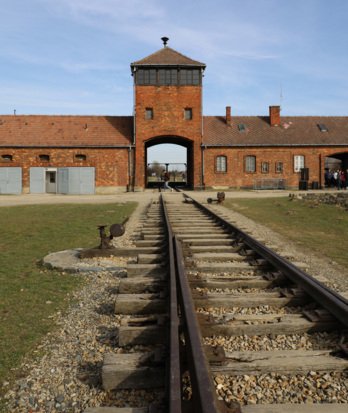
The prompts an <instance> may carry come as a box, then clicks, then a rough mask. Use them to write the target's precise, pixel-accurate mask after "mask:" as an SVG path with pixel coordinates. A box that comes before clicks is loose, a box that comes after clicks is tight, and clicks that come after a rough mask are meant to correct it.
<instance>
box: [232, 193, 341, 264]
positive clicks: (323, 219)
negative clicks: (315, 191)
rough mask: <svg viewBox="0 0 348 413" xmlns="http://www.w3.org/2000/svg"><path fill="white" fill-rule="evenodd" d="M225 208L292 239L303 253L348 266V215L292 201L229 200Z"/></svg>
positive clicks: (332, 209) (336, 209) (336, 208)
mask: <svg viewBox="0 0 348 413" xmlns="http://www.w3.org/2000/svg"><path fill="white" fill-rule="evenodd" d="M224 205H225V206H226V207H228V208H231V209H234V210H236V211H237V212H240V213H242V214H243V215H245V216H247V217H249V218H251V219H253V220H254V221H256V222H259V223H261V224H264V225H266V226H267V227H269V228H271V229H273V230H274V231H276V232H278V233H280V234H282V235H284V236H285V237H288V239H290V240H292V241H294V242H296V243H297V244H298V245H299V246H301V247H302V249H303V251H306V252H308V253H315V254H317V255H319V256H325V257H327V258H329V259H331V260H333V261H336V262H337V263H339V264H341V265H345V266H346V265H347V263H348V248H347V245H348V211H345V210H344V209H342V208H339V207H336V206H334V205H324V204H322V205H319V206H314V205H313V204H312V203H309V202H304V201H301V200H297V199H294V200H293V201H290V200H289V198H263V199H233V200H232V199H229V200H226V201H225V203H224Z"/></svg>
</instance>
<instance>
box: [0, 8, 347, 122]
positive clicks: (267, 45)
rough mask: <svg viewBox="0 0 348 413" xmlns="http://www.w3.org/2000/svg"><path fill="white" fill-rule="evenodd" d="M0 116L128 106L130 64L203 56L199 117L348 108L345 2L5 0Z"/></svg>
mask: <svg viewBox="0 0 348 413" xmlns="http://www.w3.org/2000/svg"><path fill="white" fill-rule="evenodd" d="M0 10H1V24H0V36H1V48H0V114H13V111H14V109H16V112H17V114H76V115H82V114H89V115H131V114H132V106H133V89H132V77H131V74H130V63H131V62H133V61H136V60H139V59H141V58H143V57H145V56H147V55H149V54H151V53H153V52H155V51H157V50H158V49H160V48H161V47H162V42H161V40H160V38H161V37H162V36H167V37H169V39H170V40H169V43H168V45H169V46H170V47H172V48H173V49H175V50H177V51H179V52H181V53H183V54H185V55H187V56H189V57H191V58H193V59H195V60H199V61H201V62H204V63H205V64H206V65H207V69H206V71H205V77H204V92H203V96H204V98H203V110H204V114H205V115H223V114H224V112H225V107H226V106H231V108H232V115H266V114H268V106H269V105H278V104H280V105H281V107H282V114H283V115H299V116H301V115H307V116H310V115H323V116H327V115H337V116H346V115H348V77H347V67H348V53H347V45H348V29H347V18H348V1H346V0H330V1H328V0H177V1H175V2H174V1H173V0H171V1H168V0H147V1H143V0H127V1H125V0H122V1H121V0H11V1H9V0H0Z"/></svg>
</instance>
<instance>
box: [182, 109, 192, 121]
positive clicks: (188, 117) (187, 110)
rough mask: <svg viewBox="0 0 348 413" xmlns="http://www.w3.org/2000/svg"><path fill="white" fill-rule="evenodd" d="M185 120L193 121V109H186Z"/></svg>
mask: <svg viewBox="0 0 348 413" xmlns="http://www.w3.org/2000/svg"><path fill="white" fill-rule="evenodd" d="M184 118H185V120H191V119H192V108H185V109H184Z"/></svg>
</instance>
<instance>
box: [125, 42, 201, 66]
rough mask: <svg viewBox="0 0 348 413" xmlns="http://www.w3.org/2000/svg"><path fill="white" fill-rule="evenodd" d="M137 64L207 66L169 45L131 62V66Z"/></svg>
mask: <svg viewBox="0 0 348 413" xmlns="http://www.w3.org/2000/svg"><path fill="white" fill-rule="evenodd" d="M136 66H191V67H192V66H196V67H197V66H198V67H201V68H203V69H204V68H205V64H204V63H201V62H198V61H197V60H193V59H190V58H189V57H187V56H185V55H183V54H181V53H179V52H177V51H176V50H174V49H172V48H171V47H168V46H164V47H163V48H162V49H160V50H158V51H157V52H155V53H152V54H150V55H149V56H147V57H144V59H141V60H137V61H136V62H133V63H131V68H133V67H136Z"/></svg>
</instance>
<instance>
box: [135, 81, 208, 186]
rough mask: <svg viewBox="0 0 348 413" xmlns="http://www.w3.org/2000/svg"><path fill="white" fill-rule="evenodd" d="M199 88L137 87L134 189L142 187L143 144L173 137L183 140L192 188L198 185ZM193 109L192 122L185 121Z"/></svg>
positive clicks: (200, 129)
mask: <svg viewBox="0 0 348 413" xmlns="http://www.w3.org/2000/svg"><path fill="white" fill-rule="evenodd" d="M201 99H202V88H201V86H160V87H158V86H139V85H138V86H136V91H135V106H136V153H135V160H136V177H135V186H136V187H138V188H143V187H144V184H145V178H146V177H145V163H146V159H145V144H146V143H148V142H149V141H150V140H151V139H154V138H158V137H163V141H162V143H167V142H168V137H170V138H172V137H176V138H178V139H177V142H178V143H180V139H182V141H181V142H184V141H185V144H186V145H187V146H190V147H191V149H190V150H189V151H188V157H189V160H188V168H189V170H188V177H189V179H190V182H191V184H192V185H193V186H194V187H197V186H199V185H200V171H201V150H200V145H201V141H202V101H201ZM146 108H151V109H152V110H153V119H146V118H145V111H146ZM189 108H190V109H192V119H190V120H188V119H185V109H189Z"/></svg>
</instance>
